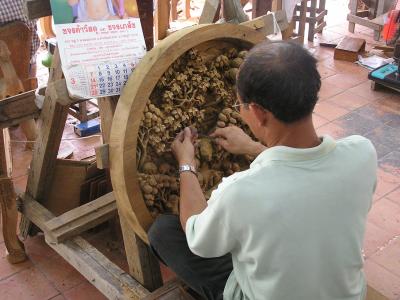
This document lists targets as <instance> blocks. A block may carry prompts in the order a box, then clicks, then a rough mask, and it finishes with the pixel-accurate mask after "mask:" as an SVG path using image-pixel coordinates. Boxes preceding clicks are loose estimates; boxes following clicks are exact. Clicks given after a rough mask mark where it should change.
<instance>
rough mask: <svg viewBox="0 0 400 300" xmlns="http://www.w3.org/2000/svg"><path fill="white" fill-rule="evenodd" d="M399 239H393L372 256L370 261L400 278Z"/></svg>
mask: <svg viewBox="0 0 400 300" xmlns="http://www.w3.org/2000/svg"><path fill="white" fill-rule="evenodd" d="M399 249H400V238H397V239H393V240H392V241H391V242H390V243H389V244H388V245H387V246H386V247H385V248H384V249H383V250H382V251H378V252H376V253H375V254H373V255H372V256H371V257H370V259H371V260H373V261H374V262H375V263H377V264H379V265H381V266H382V267H384V268H386V269H387V270H388V271H390V272H392V273H393V274H395V275H396V276H398V277H399V278H400V255H399V253H400V252H399Z"/></svg>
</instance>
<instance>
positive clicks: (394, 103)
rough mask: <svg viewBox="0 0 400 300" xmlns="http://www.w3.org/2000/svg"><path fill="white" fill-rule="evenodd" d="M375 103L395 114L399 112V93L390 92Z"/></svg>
mask: <svg viewBox="0 0 400 300" xmlns="http://www.w3.org/2000/svg"><path fill="white" fill-rule="evenodd" d="M377 104H380V105H381V107H382V108H383V109H385V110H387V111H391V112H392V113H395V114H400V94H399V93H392V94H390V95H388V96H386V97H383V98H381V99H379V101H378V102H377Z"/></svg>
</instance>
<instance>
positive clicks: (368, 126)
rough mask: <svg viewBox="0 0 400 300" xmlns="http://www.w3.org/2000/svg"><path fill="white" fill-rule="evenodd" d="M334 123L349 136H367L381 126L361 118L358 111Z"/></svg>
mask: <svg viewBox="0 0 400 300" xmlns="http://www.w3.org/2000/svg"><path fill="white" fill-rule="evenodd" d="M333 122H334V123H335V124H338V125H340V126H342V127H343V128H345V129H346V132H347V133H348V134H349V135H350V134H359V135H365V134H367V133H368V132H370V131H372V130H374V129H375V128H377V127H379V126H380V123H379V122H377V121H376V120H373V119H369V118H366V117H364V116H361V115H360V114H358V113H357V112H356V111H352V112H350V113H348V114H346V115H344V116H342V117H340V118H339V119H337V120H335V121H333ZM390 150H391V149H389V152H390ZM389 152H387V153H389Z"/></svg>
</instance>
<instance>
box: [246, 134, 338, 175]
mask: <svg viewBox="0 0 400 300" xmlns="http://www.w3.org/2000/svg"><path fill="white" fill-rule="evenodd" d="M335 147H336V142H335V140H334V139H333V138H331V137H330V136H329V135H324V136H322V142H321V144H319V145H318V146H316V147H313V148H305V149H301V148H291V147H286V146H275V147H271V148H268V149H266V150H264V151H263V152H261V153H260V154H259V155H258V156H257V157H256V159H255V160H254V161H253V162H252V163H251V164H250V168H252V167H255V166H256V165H258V164H262V163H264V162H268V161H304V160H313V159H317V158H320V157H322V156H324V155H326V154H328V153H329V152H331V151H332V150H333V149H335Z"/></svg>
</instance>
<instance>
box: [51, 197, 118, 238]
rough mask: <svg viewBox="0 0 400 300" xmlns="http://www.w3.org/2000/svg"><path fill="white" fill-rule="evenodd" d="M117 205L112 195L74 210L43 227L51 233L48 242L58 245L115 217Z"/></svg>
mask: <svg viewBox="0 0 400 300" xmlns="http://www.w3.org/2000/svg"><path fill="white" fill-rule="evenodd" d="M116 211H117V204H116V203H115V197H114V195H113V193H108V194H106V195H104V196H101V197H99V198H97V199H96V200H93V201H91V202H89V203H86V204H84V205H81V206H79V207H77V208H74V209H72V210H70V211H67V212H66V213H64V214H62V215H60V216H58V217H55V218H53V219H51V220H50V221H48V222H46V223H45V224H44V225H45V226H46V228H47V230H49V231H51V238H50V239H49V241H51V242H56V243H60V242H62V241H65V240H66V239H68V238H71V237H73V236H76V235H78V234H80V233H82V232H84V231H86V230H88V229H90V228H93V227H95V226H97V225H99V224H101V223H103V222H105V221H107V220H108V219H110V218H111V217H113V216H115V214H116Z"/></svg>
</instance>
